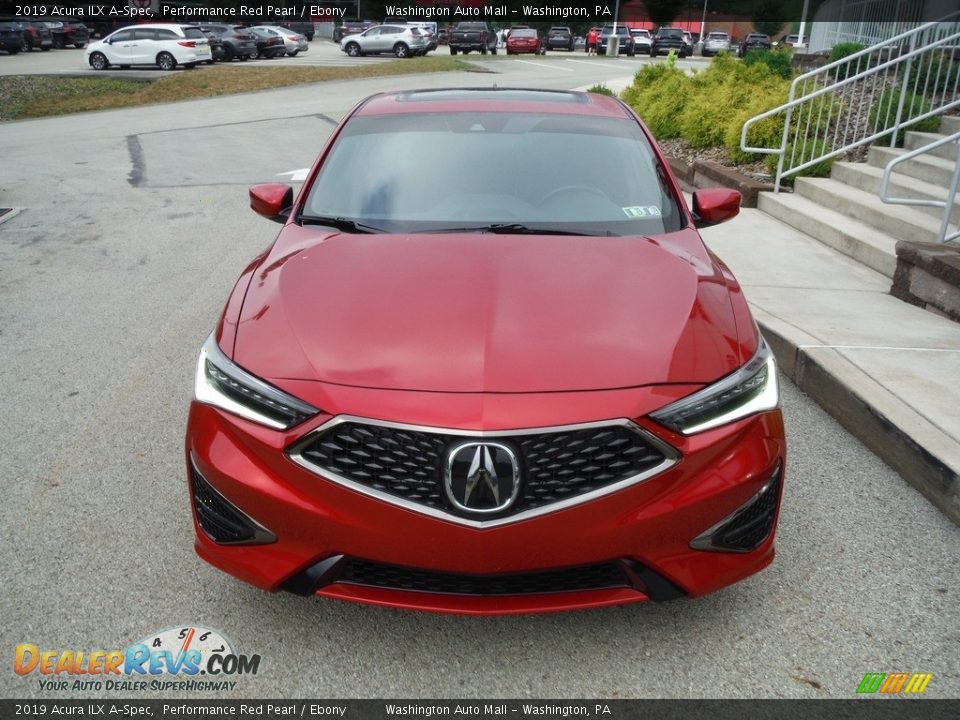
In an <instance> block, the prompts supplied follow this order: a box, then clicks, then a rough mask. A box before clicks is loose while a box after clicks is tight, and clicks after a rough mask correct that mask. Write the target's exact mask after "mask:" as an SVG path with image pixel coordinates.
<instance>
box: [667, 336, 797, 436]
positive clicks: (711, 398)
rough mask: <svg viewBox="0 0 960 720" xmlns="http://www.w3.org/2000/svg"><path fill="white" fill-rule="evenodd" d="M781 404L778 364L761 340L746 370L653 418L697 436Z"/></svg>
mask: <svg viewBox="0 0 960 720" xmlns="http://www.w3.org/2000/svg"><path fill="white" fill-rule="evenodd" d="M779 402H780V389H779V387H778V385H777V363H776V360H774V357H773V353H772V352H770V348H769V347H768V346H767V343H766V341H764V339H763V338H762V337H761V338H760V344H759V346H758V347H757V352H756V353H754V356H753V357H752V358H750V361H749V362H748V363H747V364H746V365H744V366H743V367H742V368H740V369H739V370H737V371H735V372H733V373H731V374H730V375H727V376H726V377H725V378H723V379H722V380H719V381H717V382H715V383H713V384H712V385H709V386H708V387H705V388H703V390H698V391H697V392H695V393H694V394H693V395H688V396H687V397H685V398H683V399H682V400H677V401H676V402H674V403H671V404H670V405H667V406H666V407H664V408H661V409H660V410H657V411H656V412H654V413H651V414H650V417H651V418H653V419H654V420H656V421H657V422H658V423H660V424H661V425H665V426H667V427H668V428H670V429H671V430H675V431H676V432H679V433H682V434H684V435H693V434H694V433H698V432H702V431H704V430H710V429H711V428H715V427H719V426H721V425H726V424H727V423H730V422H733V421H734V420H739V419H741V418H745V417H747V416H748V415H754V414H756V413H758V412H763V411H765V410H772V409H773V408H775V407H777V405H778V404H779Z"/></svg>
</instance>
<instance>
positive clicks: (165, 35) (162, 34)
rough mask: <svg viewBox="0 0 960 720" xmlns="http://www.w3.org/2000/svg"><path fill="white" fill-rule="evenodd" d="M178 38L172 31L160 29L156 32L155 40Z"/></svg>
mask: <svg viewBox="0 0 960 720" xmlns="http://www.w3.org/2000/svg"><path fill="white" fill-rule="evenodd" d="M179 37H180V36H179V35H177V33H175V32H174V31H173V30H168V29H166V28H161V29H160V30H157V40H176V39H177V38H179Z"/></svg>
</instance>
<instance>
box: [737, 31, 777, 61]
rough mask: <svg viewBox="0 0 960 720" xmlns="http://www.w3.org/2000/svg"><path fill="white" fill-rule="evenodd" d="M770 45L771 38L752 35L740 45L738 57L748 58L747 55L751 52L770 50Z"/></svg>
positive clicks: (758, 34) (759, 34) (761, 34)
mask: <svg viewBox="0 0 960 720" xmlns="http://www.w3.org/2000/svg"><path fill="white" fill-rule="evenodd" d="M770 45H771V43H770V38H769V37H767V36H766V35H764V34H763V33H750V34H749V35H747V36H746V37H745V38H744V39H743V41H742V42H741V43H740V47H739V48H738V49H737V55H738V56H739V57H746V55H747V53H748V52H750V51H751V50H769V49H770Z"/></svg>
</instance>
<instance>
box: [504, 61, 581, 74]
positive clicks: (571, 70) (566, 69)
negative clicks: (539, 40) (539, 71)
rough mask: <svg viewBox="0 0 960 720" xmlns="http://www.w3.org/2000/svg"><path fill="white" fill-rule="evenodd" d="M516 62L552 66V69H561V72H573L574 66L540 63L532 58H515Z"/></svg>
mask: <svg viewBox="0 0 960 720" xmlns="http://www.w3.org/2000/svg"><path fill="white" fill-rule="evenodd" d="M514 62H518V63H523V64H524V65H537V66H538V67H545V68H550V69H551V70H560V71H561V72H573V68H565V67H560V66H559V65H551V64H549V63H538V62H533V61H532V60H514Z"/></svg>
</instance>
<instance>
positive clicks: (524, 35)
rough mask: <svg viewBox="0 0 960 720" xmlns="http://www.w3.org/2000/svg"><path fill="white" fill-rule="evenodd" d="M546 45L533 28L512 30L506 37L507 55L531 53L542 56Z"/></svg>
mask: <svg viewBox="0 0 960 720" xmlns="http://www.w3.org/2000/svg"><path fill="white" fill-rule="evenodd" d="M545 51H546V44H545V43H544V40H543V38H542V37H540V34H539V33H538V32H537V31H536V30H534V29H533V28H513V29H511V30H510V34H509V35H508V36H507V55H519V54H521V53H533V54H534V55H543V53H544V52H545Z"/></svg>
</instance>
